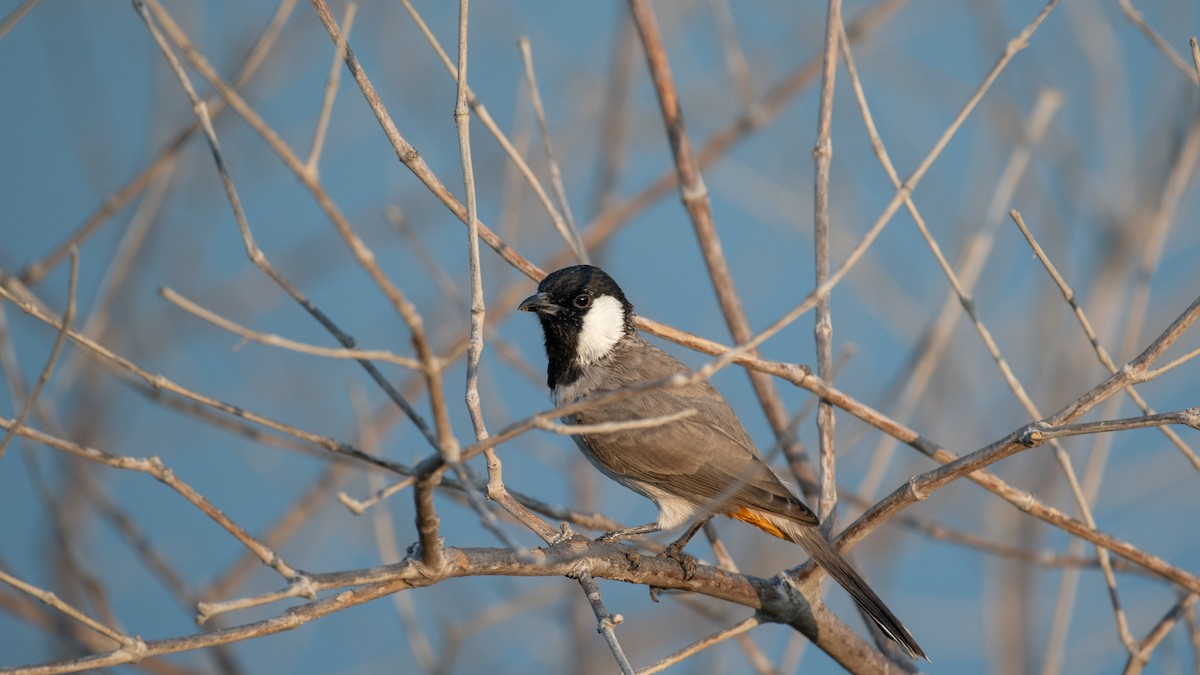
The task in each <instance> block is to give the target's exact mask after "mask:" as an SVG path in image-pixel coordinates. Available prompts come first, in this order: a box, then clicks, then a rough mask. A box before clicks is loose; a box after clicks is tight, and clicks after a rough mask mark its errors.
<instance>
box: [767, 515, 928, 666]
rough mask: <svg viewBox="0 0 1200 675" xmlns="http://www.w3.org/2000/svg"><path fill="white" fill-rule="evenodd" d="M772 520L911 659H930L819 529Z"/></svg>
mask: <svg viewBox="0 0 1200 675" xmlns="http://www.w3.org/2000/svg"><path fill="white" fill-rule="evenodd" d="M771 520H772V522H773V523H774V524H775V525H776V526H777V527H778V528H779V529H781V530H783V532H784V533H785V534H786V535H788V536H787V538H788V539H789V540H791V541H793V542H795V543H796V544H799V545H800V547H801V548H803V549H804V550H805V551H806V552H807V553H808V555H810V556H812V559H813V560H814V561H815V562H816V563H817V564H818V565H820V566H821V568H822V569H824V570H825V571H826V572H827V573H828V574H829V576H831V577H833V580H834V581H836V582H838V585H840V586H841V587H842V588H844V589H846V592H847V593H849V594H850V597H852V598H854V601H855V602H856V603H858V606H859V607H861V608H862V609H863V611H864V612H866V614H867V616H869V617H871V620H872V621H874V622H875V625H876V626H879V629H880V630H882V631H883V633H884V634H885V635H887V636H888V637H889V638H891V639H892V640H893V641H895V642H896V644H898V645H900V646H901V647H903V648H904V651H906V652H908V655H909V656H910V657H912V658H913V659H925V660H926V661H928V660H929V657H928V656H925V652H924V651H923V650H922V649H921V647H920V645H918V644H917V641H916V640H915V639H914V638H913V636H912V635H911V634H909V632H908V629H907V628H905V627H904V624H902V623H900V619H897V618H896V615H895V614H892V610H890V609H888V608H887V605H885V604H883V600H881V599H880V598H879V596H878V595H876V594H875V591H873V590H871V587H870V586H868V585H867V582H866V581H865V580H864V579H863V578H862V577H861V576H859V574H858V572H856V571H854V568H853V567H851V566H850V563H849V562H847V561H846V559H845V558H843V557H842V556H841V554H840V553H838V552H837V550H836V549H834V548H833V546H832V545H831V544H830V543H829V542H828V541H827V540H826V539H825V537H823V536H821V533H820V531H819V530H818V529H817V528H815V527H812V526H809V525H801V524H799V523H793V522H791V521H788V520H784V519H782V518H772V519H771Z"/></svg>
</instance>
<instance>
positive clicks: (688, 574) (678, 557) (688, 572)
mask: <svg viewBox="0 0 1200 675" xmlns="http://www.w3.org/2000/svg"><path fill="white" fill-rule="evenodd" d="M679 543H680V542H675V543H674V544H671V545H669V546H667V548H665V549H664V550H663V552H662V553H660V554H659V557H661V558H670V559H671V560H674V561H675V562H677V563H679V567H680V569H682V570H683V579H684V581H691V579H692V577H694V576H696V559H695V558H694V557H692V555H690V554H688V553H684V552H683V546H679V545H677V544H679Z"/></svg>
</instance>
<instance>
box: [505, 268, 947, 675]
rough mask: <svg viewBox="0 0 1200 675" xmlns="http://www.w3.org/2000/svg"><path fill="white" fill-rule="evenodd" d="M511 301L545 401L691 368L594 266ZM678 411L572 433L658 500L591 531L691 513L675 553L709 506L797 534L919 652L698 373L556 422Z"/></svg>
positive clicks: (606, 466) (563, 400) (612, 474)
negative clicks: (525, 329)
mask: <svg viewBox="0 0 1200 675" xmlns="http://www.w3.org/2000/svg"><path fill="white" fill-rule="evenodd" d="M520 309H522V310H524V311H527V312H535V313H536V314H537V316H538V319H539V320H540V321H541V324H542V332H543V333H544V335H545V341H546V357H547V359H548V360H549V368H548V374H549V375H548V383H549V385H550V389H551V390H552V391H553V394H554V401H555V403H556V404H557V405H565V404H569V403H573V402H575V401H578V400H580V399H583V398H587V397H589V396H592V395H595V394H602V393H605V392H613V391H617V390H620V389H623V388H626V387H629V386H630V385H636V384H639V383H645V382H649V381H654V380H660V379H663V378H666V377H669V376H671V375H674V374H676V373H690V372H691V371H690V370H689V369H688V368H687V366H684V365H683V364H682V363H680V362H679V361H677V360H675V359H674V358H673V357H671V356H670V355H669V354H667V353H666V352H664V351H662V350H661V349H659V348H657V347H655V346H654V345H651V344H650V343H648V342H646V341H645V340H643V339H642V337H641V336H640V335H639V334H638V332H637V330H636V329H635V328H634V324H633V305H631V304H630V303H629V301H628V300H626V299H625V294H624V293H622V292H621V288H620V287H619V286H617V284H616V282H615V281H613V280H612V278H611V277H609V276H608V275H607V274H605V273H604V271H603V270H601V269H600V268H598V267H592V266H590V265H579V266H576V267H567V268H565V269H561V270H558V271H557V272H554V273H552V274H550V275H548V276H547V277H546V278H545V279H543V280H542V282H541V284H539V285H538V292H537V293H536V294H534V295H532V296H530V297H529V298H527V299H526V300H525V301H524V302H522V303H521V305H520ZM687 409H692V410H694V411H696V412H695V414H691V415H690V416H687V417H684V418H681V419H678V420H675V421H672V422H669V423H666V424H662V425H659V426H653V427H650V428H641V429H629V430H623V431H617V432H612V433H601V434H582V435H576V436H573V438H574V439H575V443H576V444H577V445H578V446H579V449H580V450H582V451H583V454H584V456H585V457H587V458H588V460H589V461H590V462H591V463H592V464H593V465H594V466H595V467H596V468H597V469H599V470H600V471H601V472H602V473H603V474H604V475H606V476H608V477H609V478H611V479H613V480H615V481H617V482H618V483H620V484H621V485H624V486H625V487H627V488H629V489H631V490H633V491H634V492H636V493H638V494H640V495H642V496H644V497H646V498H648V499H650V500H651V501H653V502H654V503H655V505H656V506H658V519H657V520H655V521H654V522H652V523H647V524H645V525H642V526H640V527H634V528H631V529H628V530H622V531H620V532H612V533H608V534H607V535H605V537H603V538H604V539H605V540H608V541H612V540H616V539H620V538H624V537H628V536H632V535H637V534H646V533H650V532H657V531H659V530H671V529H674V528H677V527H679V526H681V525H683V524H684V523H686V522H688V521H689V520H693V519H696V520H695V522H694V523H693V526H692V527H691V528H689V530H688V531H687V533H686V534H685V535H684V536H683V537H681V538H680V540H679V541H678V542H676V544H675V545H673V546H677V547H676V548H675V549H674V550H673V553H674V554H676V555H678V554H679V553H680V550H681V548H682V544H683V543H686V541H687V539H688V538H689V537H690V536H691V535H692V534H694V533H695V531H696V529H697V528H698V527H699V524H701V523H703V522H704V521H705V520H707V518H708V517H709V516H710V515H711V514H723V515H726V516H729V517H731V518H736V519H737V520H741V521H744V522H747V523H750V524H751V525H754V526H755V527H757V528H759V529H761V530H763V531H764V532H766V533H768V534H771V535H774V536H776V537H779V538H781V539H786V540H788V541H792V542H795V543H796V544H799V545H800V546H801V547H802V548H803V549H804V550H805V551H807V552H808V554H809V555H810V556H812V559H813V560H815V561H816V563H817V564H818V565H820V566H821V567H823V568H824V569H825V571H826V572H828V573H829V575H830V576H831V577H833V578H834V580H835V581H837V582H838V583H839V584H841V586H842V587H843V588H845V589H846V591H848V592H849V593H850V596H851V597H853V598H854V600H855V602H857V603H858V605H859V606H860V607H862V608H863V610H865V612H866V614H867V615H868V616H870V617H871V619H872V620H873V621H874V622H875V623H876V624H877V625H878V626H879V628H880V629H882V630H883V632H884V634H886V635H887V636H888V637H890V638H891V639H892V640H895V641H896V642H897V643H898V644H899V645H900V646H901V647H903V648H904V650H905V651H906V652H908V654H909V655H910V656H911V657H913V658H918V657H919V658H927V657H926V656H925V652H923V651H922V650H921V647H920V646H918V645H917V642H916V640H914V639H913V637H912V635H910V634H909V632H908V630H907V629H905V628H904V625H903V624H902V623H900V620H899V619H897V618H896V615H894V614H892V612H891V610H889V609H888V608H887V606H886V605H885V604H883V601H882V600H880V599H879V596H878V595H876V594H875V591H873V590H871V587H870V586H868V585H867V582H866V581H864V580H863V578H862V577H861V576H859V575H858V573H857V572H855V571H854V568H852V567H851V566H850V564H849V563H848V562H846V560H845V558H843V557H842V556H841V555H840V554H838V552H837V551H836V550H834V548H833V547H832V546H831V545H830V544H829V542H828V541H826V539H825V538H824V537H823V536H822V535H821V533H820V531H819V530H818V529H817V526H818V524H819V523H818V522H817V516H816V514H814V513H813V512H812V510H811V509H809V508H808V506H806V505H805V504H804V502H802V501H800V499H798V498H797V497H796V496H795V495H794V494H792V492H791V491H790V490H789V489H788V488H787V487H786V486H785V485H784V484H783V483H782V482H781V481H780V480H779V478H778V477H777V476H776V475H775V473H774V472H773V471H772V470H771V468H770V467H769V466H768V465H767V463H766V461H765V460H764V459H763V457H762V455H761V454H760V453H759V451H758V449H757V448H755V446H754V442H753V441H751V440H750V437H749V436H748V435H747V434H746V431H745V430H744V429H743V428H742V424H741V422H740V421H739V420H738V418H737V415H735V414H734V412H733V410H732V409H730V407H729V404H728V403H726V402H725V399H724V398H722V397H721V395H720V394H719V393H717V391H716V389H713V387H712V385H710V384H709V383H708V382H707V381H705V380H701V381H699V382H696V383H694V384H690V385H687V386H684V387H677V388H661V389H654V390H650V391H646V392H643V393H640V394H638V395H636V396H633V397H631V398H624V399H621V400H618V401H614V402H611V403H608V404H602V405H598V406H594V407H589V408H587V409H586V410H584V411H583V412H579V413H576V414H574V415H571V416H569V417H567V418H564V419H563V421H564V422H566V423H568V424H597V423H601V422H614V421H627V420H640V419H649V418H657V417H663V416H666V415H670V414H672V413H677V412H680V411H683V410H687ZM693 564H694V563H693ZM685 569H686V567H685Z"/></svg>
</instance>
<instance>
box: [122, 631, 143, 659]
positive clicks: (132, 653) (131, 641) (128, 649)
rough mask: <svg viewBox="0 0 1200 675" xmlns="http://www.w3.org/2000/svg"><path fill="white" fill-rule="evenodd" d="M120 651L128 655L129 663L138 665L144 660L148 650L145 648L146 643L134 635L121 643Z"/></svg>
mask: <svg viewBox="0 0 1200 675" xmlns="http://www.w3.org/2000/svg"><path fill="white" fill-rule="evenodd" d="M120 651H122V652H125V653H126V654H128V655H129V663H139V662H140V661H141V660H142V659H144V658H146V655H147V654H148V653H149V652H150V648H149V647H147V646H146V641H145V640H143V639H142V637H141V636H140V635H134V636H132V637H127V638H126V639H125V640H123V641H122V642H121V649H120Z"/></svg>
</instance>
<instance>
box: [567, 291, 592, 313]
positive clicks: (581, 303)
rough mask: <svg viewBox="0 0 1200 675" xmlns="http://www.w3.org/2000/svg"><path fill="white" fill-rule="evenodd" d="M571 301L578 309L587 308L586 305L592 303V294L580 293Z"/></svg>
mask: <svg viewBox="0 0 1200 675" xmlns="http://www.w3.org/2000/svg"><path fill="white" fill-rule="evenodd" d="M571 302H572V303H573V304H574V305H575V306H576V307H578V308H579V309H587V306H588V305H590V304H592V296H590V295H588V294H587V293H580V294H579V295H577V296H575V299H574V300H572V301H571Z"/></svg>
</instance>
